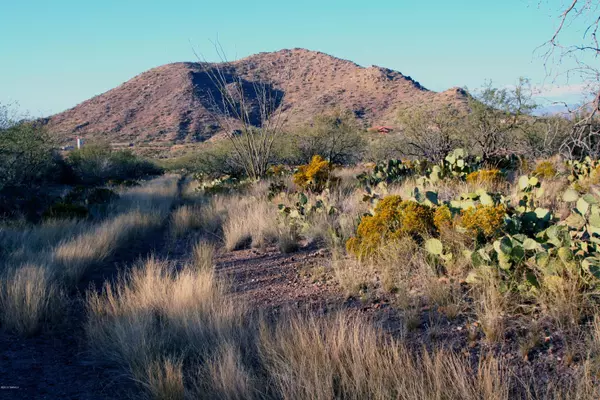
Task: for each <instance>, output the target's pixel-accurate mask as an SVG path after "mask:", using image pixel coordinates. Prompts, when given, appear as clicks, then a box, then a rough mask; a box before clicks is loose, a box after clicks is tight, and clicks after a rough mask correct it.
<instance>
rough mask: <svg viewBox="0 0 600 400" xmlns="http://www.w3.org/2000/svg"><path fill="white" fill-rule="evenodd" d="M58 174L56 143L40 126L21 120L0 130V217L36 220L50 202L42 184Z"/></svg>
mask: <svg viewBox="0 0 600 400" xmlns="http://www.w3.org/2000/svg"><path fill="white" fill-rule="evenodd" d="M61 177H62V164H61V162H60V158H59V156H58V154H57V153H56V146H55V144H54V142H53V140H52V138H51V136H50V135H49V134H48V133H47V132H46V131H45V130H44V129H43V128H42V127H40V126H38V125H36V124H34V123H31V122H24V123H20V124H15V125H10V126H8V127H6V128H2V129H0V217H8V218H12V217H15V216H17V215H19V214H24V215H25V216H27V218H28V219H35V217H36V216H37V215H38V212H41V211H42V210H43V206H44V203H49V202H50V201H51V196H49V194H48V192H47V191H46V190H43V189H42V187H43V186H44V185H46V184H48V183H52V182H59V181H60V179H61ZM40 206H41V210H40Z"/></svg>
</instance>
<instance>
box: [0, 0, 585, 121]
mask: <svg viewBox="0 0 600 400" xmlns="http://www.w3.org/2000/svg"><path fill="white" fill-rule="evenodd" d="M538 3H539V0H503V1H492V0H483V1H482V0H473V1H471V0H463V1H448V0H430V1H417V2H415V1H404V0H394V1H388V0H378V1H371V2H366V1H354V0H345V1H337V0H335V1H331V0H320V1H313V0H305V1H295V2H287V1H281V0H279V1H258V0H257V1H238V0H230V1H227V2H225V1H214V0H213V1H201V0H200V1H199V0H196V1H192V0H171V1H159V0H155V1H148V0H144V1H138V0H104V1H82V0H53V1H49V0H0V4H1V7H0V10H1V11H0V103H7V102H18V103H19V107H20V109H21V111H23V112H27V113H29V114H30V115H31V116H42V115H50V114H52V113H55V112H59V111H62V110H65V109H67V108H70V107H72V106H74V105H76V104H78V103H80V102H81V101H83V100H86V99H87V98H89V97H92V96H94V95H97V94H100V93H103V92H105V91H107V90H109V89H111V88H113V87H115V86H117V85H119V84H121V83H123V82H125V81H126V80H128V79H130V78H132V77H133V76H135V75H137V74H138V73H140V72H143V71H145V70H147V69H149V68H152V67H155V66H158V65H161V64H165V63H169V62H175V61H194V60H195V56H194V54H193V51H192V46H193V47H194V48H196V49H197V50H198V51H199V52H201V53H202V54H204V55H205V56H206V57H207V58H208V59H211V58H214V56H215V53H214V51H213V49H212V45H211V44H210V40H215V39H217V38H218V40H219V42H220V43H221V44H222V46H223V47H224V48H225V49H226V51H227V54H228V58H229V59H235V58H238V57H244V56H247V55H249V54H253V53H256V52H261V51H274V50H279V49H282V48H293V47H304V48H308V49H311V50H319V51H323V52H326V53H329V54H332V55H335V56H337V57H341V58H345V59H350V60H352V61H355V62H357V63H358V64H361V65H364V66H369V65H373V64H374V65H380V66H384V67H388V68H392V69H395V70H398V71H400V72H402V73H404V74H406V75H410V76H411V77H413V78H414V79H416V80H418V81H419V82H420V83H421V84H423V85H424V86H425V87H427V88H429V89H432V90H436V91H441V90H445V89H447V88H449V87H452V86H467V87H468V88H476V87H479V86H481V85H482V84H483V83H484V82H485V81H486V80H492V81H493V83H494V85H495V86H499V87H501V86H507V85H511V84H513V83H515V82H516V81H517V80H518V78H519V77H520V76H524V77H529V78H530V79H531V81H532V82H533V83H534V84H536V85H541V84H542V83H543V82H544V81H545V82H546V89H545V91H546V92H545V93H544V94H543V95H544V96H545V95H546V94H550V95H554V94H556V96H555V97H553V98H560V99H565V100H568V101H573V99H574V97H573V93H572V92H574V91H575V92H578V90H577V89H576V88H577V86H576V85H577V84H578V83H580V82H579V81H577V79H574V80H572V81H570V82H568V84H569V85H572V86H566V87H565V86H562V87H561V88H556V87H555V86H554V85H555V84H554V83H552V82H551V79H550V80H549V79H548V78H546V72H545V70H544V68H543V63H542V60H541V58H540V57H539V56H538V55H536V54H534V50H535V48H536V47H537V46H539V45H540V44H542V43H543V42H544V41H545V40H547V39H548V38H549V37H550V36H551V34H552V32H553V31H554V28H555V27H556V24H557V22H558V20H557V18H556V16H557V15H558V10H560V8H561V5H562V3H563V1H561V0H542V2H541V5H538ZM575 34H581V32H579V33H577V32H576V33H574V34H573V35H575ZM566 38H567V39H570V38H569V37H568V36H567V37H566ZM572 39H576V38H575V37H573V38H572ZM558 83H559V84H562V85H564V84H565V82H564V81H559V82H558Z"/></svg>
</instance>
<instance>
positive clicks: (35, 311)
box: [0, 176, 177, 335]
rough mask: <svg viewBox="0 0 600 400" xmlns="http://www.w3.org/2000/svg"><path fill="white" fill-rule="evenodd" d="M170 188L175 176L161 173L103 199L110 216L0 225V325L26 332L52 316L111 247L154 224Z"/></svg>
mask: <svg viewBox="0 0 600 400" xmlns="http://www.w3.org/2000/svg"><path fill="white" fill-rule="evenodd" d="M176 194H177V177H175V176H170V177H161V178H158V179H155V180H153V181H150V182H149V183H148V184H147V186H142V187H136V188H133V189H131V190H130V191H128V192H125V193H123V194H122V195H121V197H120V198H119V199H118V200H117V201H116V202H115V203H114V204H111V205H109V209H111V210H112V216H110V217H108V218H107V219H105V220H104V221H100V222H98V223H94V222H77V221H51V222H46V223H44V224H42V225H40V226H35V227H27V228H25V229H23V230H21V231H19V230H14V229H13V230H1V231H0V243H2V248H3V254H2V256H3V260H4V263H3V266H2V268H0V272H2V284H1V285H0V291H1V293H0V296H1V302H2V307H0V321H2V326H3V327H4V328H6V329H8V330H12V331H15V332H17V333H20V334H24V335H31V334H34V333H37V332H39V331H40V329H41V328H42V327H43V326H44V325H46V324H47V323H49V322H54V321H56V320H57V318H56V315H57V314H58V312H59V311H60V310H62V309H63V308H64V307H63V305H64V304H65V302H64V299H65V296H64V293H65V292H68V291H70V290H72V289H73V287H74V286H75V285H76V284H77V283H78V282H79V281H80V280H81V279H82V278H83V277H84V276H85V275H86V274H88V273H89V272H90V271H91V270H92V269H93V268H95V267H97V266H99V265H101V264H102V263H103V262H105V261H106V260H107V258H108V257H110V256H112V255H114V254H115V252H116V251H118V250H119V249H121V248H124V247H126V246H128V245H129V244H130V243H131V242H132V241H133V240H134V239H136V238H139V237H141V236H142V235H144V234H145V233H147V232H148V231H149V230H151V229H156V228H157V227H159V226H160V225H161V224H162V221H163V220H164V219H165V218H166V216H167V215H168V213H169V210H170V208H171V205H172V203H173V200H174V199H175V197H176ZM1 270H3V271H1Z"/></svg>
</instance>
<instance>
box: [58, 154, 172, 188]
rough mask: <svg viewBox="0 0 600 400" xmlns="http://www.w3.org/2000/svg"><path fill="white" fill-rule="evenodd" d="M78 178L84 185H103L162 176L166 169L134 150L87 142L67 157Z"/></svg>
mask: <svg viewBox="0 0 600 400" xmlns="http://www.w3.org/2000/svg"><path fill="white" fill-rule="evenodd" d="M67 164H68V165H69V166H70V168H71V169H72V170H73V173H74V175H75V179H76V180H77V181H78V182H81V183H84V184H91V185H97V184H103V183H106V182H108V181H109V180H114V181H119V180H120V181H125V180H131V179H133V180H135V179H141V178H144V177H147V176H153V175H160V174H161V173H162V169H161V168H159V167H158V166H157V165H155V164H153V163H151V162H150V161H147V160H144V159H142V158H140V157H138V156H136V155H135V154H133V153H132V152H131V151H130V150H113V149H112V148H111V147H110V145H108V144H87V145H85V146H83V147H82V148H81V149H77V150H73V151H71V152H70V153H69V155H68V156H67Z"/></svg>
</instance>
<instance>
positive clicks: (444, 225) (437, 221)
mask: <svg viewBox="0 0 600 400" xmlns="http://www.w3.org/2000/svg"><path fill="white" fill-rule="evenodd" d="M433 224H434V225H435V227H436V229H437V230H438V231H439V232H443V231H446V230H448V229H451V228H452V227H453V224H454V218H453V216H452V212H451V211H450V208H449V207H448V206H447V205H442V206H440V207H437V208H436V209H435V212H434V214H433Z"/></svg>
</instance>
